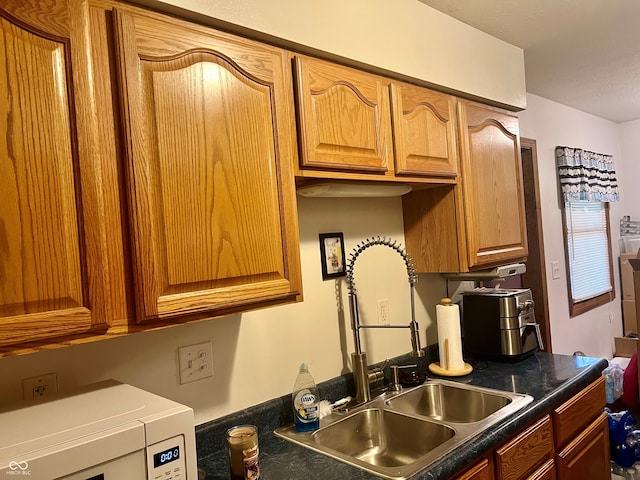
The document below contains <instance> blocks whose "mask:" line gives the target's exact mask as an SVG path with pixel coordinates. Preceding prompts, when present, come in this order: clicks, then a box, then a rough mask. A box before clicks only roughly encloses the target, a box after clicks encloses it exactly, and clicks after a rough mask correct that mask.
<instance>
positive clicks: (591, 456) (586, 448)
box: [557, 413, 611, 480]
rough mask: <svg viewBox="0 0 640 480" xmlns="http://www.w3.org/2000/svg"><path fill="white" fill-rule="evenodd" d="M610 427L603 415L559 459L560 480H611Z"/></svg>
mask: <svg viewBox="0 0 640 480" xmlns="http://www.w3.org/2000/svg"><path fill="white" fill-rule="evenodd" d="M609 449H610V447H609V427H608V425H607V414H606V413H602V414H601V415H600V417H599V418H598V419H597V420H596V421H594V422H593V423H592V424H591V425H590V426H589V427H588V428H586V429H585V430H584V431H583V432H581V433H580V434H579V435H578V436H577V437H576V438H575V439H574V440H573V441H572V442H571V443H569V445H567V446H566V447H565V448H564V449H563V450H562V451H561V452H560V453H559V454H558V457H557V469H558V480H574V479H576V478H588V479H593V480H608V479H610V478H611V464H610V460H611V458H610V455H611V454H610V450H609Z"/></svg>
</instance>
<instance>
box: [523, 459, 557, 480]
mask: <svg viewBox="0 0 640 480" xmlns="http://www.w3.org/2000/svg"><path fill="white" fill-rule="evenodd" d="M556 478H558V477H557V475H556V462H555V461H554V460H553V459H551V460H548V461H547V462H546V463H545V464H544V465H542V466H541V467H540V468H539V469H537V470H536V471H535V472H533V475H530V476H529V478H528V480H556Z"/></svg>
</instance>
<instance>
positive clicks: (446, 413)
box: [387, 383, 511, 423]
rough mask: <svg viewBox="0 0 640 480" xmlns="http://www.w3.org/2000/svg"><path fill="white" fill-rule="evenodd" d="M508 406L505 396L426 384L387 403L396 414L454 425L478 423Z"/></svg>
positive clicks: (476, 389)
mask: <svg viewBox="0 0 640 480" xmlns="http://www.w3.org/2000/svg"><path fill="white" fill-rule="evenodd" d="M510 403H511V398H509V396H508V395H507V394H503V393H498V392H495V391H489V390H483V389H479V388H474V389H470V388H460V386H459V385H449V384H444V383H428V384H426V385H422V386H420V387H418V388H415V389H413V390H411V391H410V392H407V393H405V394H402V395H399V396H397V397H396V398H394V399H392V400H389V401H388V402H387V404H388V405H389V406H390V407H392V408H394V409H395V410H398V411H402V412H406V413H412V414H416V415H422V416H425V417H430V418H436V419H438V420H443V421H445V422H455V423H471V422H479V421H480V420H484V419H485V418H487V417H489V416H490V415H493V414H494V413H496V412H497V411H498V410H500V409H501V408H503V407H506V406H507V405H509V404H510Z"/></svg>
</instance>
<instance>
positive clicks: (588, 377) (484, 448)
mask: <svg viewBox="0 0 640 480" xmlns="http://www.w3.org/2000/svg"><path fill="white" fill-rule="evenodd" d="M597 360H598V361H597V362H595V363H593V364H591V365H589V366H588V367H587V368H585V369H584V370H583V371H581V372H580V373H579V374H577V375H576V376H574V377H573V378H572V379H571V380H570V381H569V382H567V383H566V384H564V385H562V386H561V387H558V388H556V389H555V390H553V391H552V392H551V393H549V394H547V395H545V396H544V397H543V398H541V399H535V398H534V400H533V402H531V403H530V404H529V405H527V406H526V407H524V408H523V409H522V410H520V411H519V412H516V413H515V414H513V415H512V416H511V417H509V418H507V419H505V420H503V421H502V422H498V423H497V424H495V425H493V426H491V427H489V428H488V429H487V430H485V431H484V432H483V433H482V435H481V436H480V437H475V438H471V439H469V440H468V441H467V442H465V443H463V444H462V445H460V446H459V447H458V448H457V449H456V451H455V455H448V456H446V457H445V458H443V459H442V460H439V461H437V462H435V463H433V464H431V465H430V466H429V467H427V470H428V471H423V472H418V473H417V474H416V475H414V476H413V477H411V479H412V480H414V479H415V480H437V479H446V478H449V477H451V476H452V475H453V474H456V473H459V472H461V471H462V470H463V469H464V468H465V467H468V466H471V465H472V464H473V462H474V460H476V459H478V458H480V457H482V456H483V455H484V454H486V453H488V452H490V451H491V450H493V449H495V448H496V447H497V446H498V445H500V444H501V443H502V442H504V441H506V440H507V439H508V438H509V437H510V436H512V435H513V434H515V433H517V432H519V431H521V430H522V429H523V428H525V427H526V426H527V425H530V424H531V423H533V422H535V421H536V420H538V419H539V418H542V417H543V416H544V415H545V414H547V413H550V412H551V411H552V410H553V409H554V408H556V407H558V406H559V405H561V404H562V403H564V402H565V401H567V400H569V399H570V398H571V397H573V396H574V395H575V394H577V393H578V392H580V391H581V390H583V389H584V388H586V387H587V386H588V385H590V384H591V383H592V382H594V381H595V380H597V379H598V378H599V377H600V376H601V375H602V370H604V369H605V368H606V367H607V366H608V365H609V362H608V361H607V360H605V359H597Z"/></svg>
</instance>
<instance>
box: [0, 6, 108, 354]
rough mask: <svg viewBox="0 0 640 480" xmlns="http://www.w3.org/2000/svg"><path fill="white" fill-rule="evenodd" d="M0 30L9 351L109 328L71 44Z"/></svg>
mask: <svg viewBox="0 0 640 480" xmlns="http://www.w3.org/2000/svg"><path fill="white" fill-rule="evenodd" d="M0 30H1V35H0V136H2V138H3V139H5V140H4V141H2V142H0V198H1V199H2V204H1V205H0V345H11V344H19V343H23V342H27V341H37V340H41V339H43V338H49V337H55V336H59V335H63V334H64V335H70V334H74V333H80V332H85V331H88V330H92V329H97V328H103V327H104V328H106V318H104V315H99V314H95V313H94V311H93V306H92V303H93V304H94V306H97V305H98V303H99V302H97V301H96V299H93V300H94V302H92V301H91V299H90V296H89V286H90V281H89V271H90V270H91V271H94V270H92V267H91V266H89V265H88V262H87V259H88V257H89V255H90V254H91V253H92V252H95V248H94V247H95V246H94V245H89V246H87V245H86V241H85V237H84V222H83V220H82V216H83V214H84V215H89V214H90V213H93V212H95V210H94V209H93V206H92V205H91V204H89V203H84V202H83V198H82V197H81V194H82V189H81V178H82V170H81V169H82V168H83V167H82V165H81V162H80V161H79V157H78V145H77V136H76V130H75V128H76V123H75V122H76V117H75V111H76V110H75V107H74V103H73V102H74V99H73V91H74V89H73V88H72V81H73V80H72V74H71V67H70V58H71V53H70V49H69V41H68V39H65V38H60V37H57V36H55V35H48V34H46V33H45V32H42V31H40V30H37V29H35V28H30V27H28V26H26V25H25V24H22V23H20V22H17V21H15V19H13V18H12V17H10V16H6V17H5V16H3V11H2V10H0ZM86 187H87V188H88V185H87V186H86ZM96 257H97V255H96ZM94 286H95V285H94Z"/></svg>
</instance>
